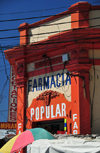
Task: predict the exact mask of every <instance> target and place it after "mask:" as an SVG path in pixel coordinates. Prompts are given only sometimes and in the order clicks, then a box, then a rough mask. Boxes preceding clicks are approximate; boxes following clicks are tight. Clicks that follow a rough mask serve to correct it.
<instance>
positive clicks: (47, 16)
mask: <svg viewBox="0 0 100 153" xmlns="http://www.w3.org/2000/svg"><path fill="white" fill-rule="evenodd" d="M81 12H89V11H80V13H81ZM74 13H77V11H75V12H72V13H71V14H74ZM71 14H68V13H67V11H64V12H61V13H59V14H51V15H43V16H34V17H33V16H32V17H27V18H14V19H6V20H0V22H12V21H21V20H31V19H39V18H49V17H62V16H64V15H71Z"/></svg>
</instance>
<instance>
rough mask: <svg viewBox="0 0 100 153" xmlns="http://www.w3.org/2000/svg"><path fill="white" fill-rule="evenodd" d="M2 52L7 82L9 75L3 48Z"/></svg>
mask: <svg viewBox="0 0 100 153" xmlns="http://www.w3.org/2000/svg"><path fill="white" fill-rule="evenodd" d="M1 52H2V58H3V63H4V68H5V74H6V77H7V80H9V76H8V74H7V67H6V62H5V57H4V53H3V51H2V48H1Z"/></svg>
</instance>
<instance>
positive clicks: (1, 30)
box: [0, 17, 100, 32]
mask: <svg viewBox="0 0 100 153" xmlns="http://www.w3.org/2000/svg"><path fill="white" fill-rule="evenodd" d="M97 19H100V17H95V18H90V19H81V20H75V21H66V22H60V23H54V24H48V23H47V24H41V23H40V25H37V26H33V28H35V27H36V28H37V27H41V26H42V27H45V26H53V25H62V24H67V23H75V22H79V21H88V20H89V21H91V20H97ZM35 23H36V22H35ZM97 26H100V25H97ZM90 27H92V26H90ZM14 30H18V28H12V29H0V32H4V31H14Z"/></svg>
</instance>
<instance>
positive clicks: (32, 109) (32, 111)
mask: <svg viewBox="0 0 100 153" xmlns="http://www.w3.org/2000/svg"><path fill="white" fill-rule="evenodd" d="M33 115H34V108H31V121H32V117H33Z"/></svg>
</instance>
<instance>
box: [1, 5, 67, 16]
mask: <svg viewBox="0 0 100 153" xmlns="http://www.w3.org/2000/svg"><path fill="white" fill-rule="evenodd" d="M62 8H67V7H65V6H62V7H57V8H48V9H37V10H30V11H20V12H10V13H0V15H9V14H10V15H12V14H25V13H33V12H43V11H52V10H59V9H62Z"/></svg>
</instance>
